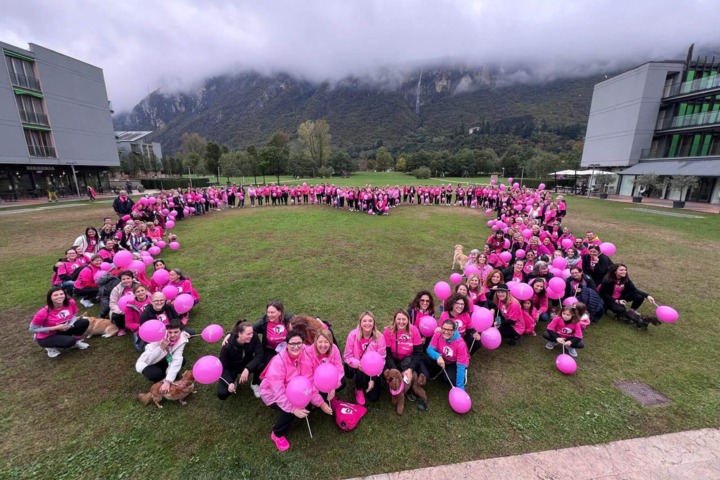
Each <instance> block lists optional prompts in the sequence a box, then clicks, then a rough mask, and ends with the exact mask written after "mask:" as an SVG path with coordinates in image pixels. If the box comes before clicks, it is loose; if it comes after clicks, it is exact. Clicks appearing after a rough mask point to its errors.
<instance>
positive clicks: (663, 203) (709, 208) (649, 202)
mask: <svg viewBox="0 0 720 480" xmlns="http://www.w3.org/2000/svg"><path fill="white" fill-rule="evenodd" d="M593 198H595V197H593ZM608 200H610V201H613V202H624V203H632V197H629V196H627V195H609V196H608ZM672 204H673V202H672V200H662V199H660V198H643V199H642V202H641V203H636V204H635V206H636V207H637V208H643V207H664V208H670V209H672ZM686 210H691V211H694V212H702V213H715V214H718V213H720V205H719V204H717V203H699V202H685V208H675V209H673V212H676V213H683V212H684V211H686Z"/></svg>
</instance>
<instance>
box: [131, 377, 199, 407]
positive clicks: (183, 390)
mask: <svg viewBox="0 0 720 480" xmlns="http://www.w3.org/2000/svg"><path fill="white" fill-rule="evenodd" d="M162 383H163V382H162V381H159V382H157V383H156V384H154V385H153V386H152V387H151V388H150V391H149V392H148V393H140V394H138V400H140V401H141V402H142V403H143V405H148V404H149V403H150V402H151V401H152V402H153V403H154V404H155V405H157V407H158V408H162V405H160V402H161V401H162V400H163V398H164V399H166V400H177V401H178V402H180V405H187V402H186V401H185V397H187V396H188V395H190V394H191V393H195V378H194V377H193V373H192V370H187V371H185V373H183V374H182V378H181V380H180V381H179V382H178V381H175V382H173V383H172V384H171V385H170V391H169V392H168V393H166V394H162V393H160V386H161V385H162Z"/></svg>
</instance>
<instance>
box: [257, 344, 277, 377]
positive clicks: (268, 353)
mask: <svg viewBox="0 0 720 480" xmlns="http://www.w3.org/2000/svg"><path fill="white" fill-rule="evenodd" d="M275 355H277V352H276V351H275V350H271V349H269V348H266V349H265V350H264V351H263V361H262V363H261V364H260V366H258V368H257V370H256V372H258V375H253V379H252V385H260V372H262V371H263V370H265V367H267V366H268V364H269V363H270V360H272V358H273V357H274V356H275Z"/></svg>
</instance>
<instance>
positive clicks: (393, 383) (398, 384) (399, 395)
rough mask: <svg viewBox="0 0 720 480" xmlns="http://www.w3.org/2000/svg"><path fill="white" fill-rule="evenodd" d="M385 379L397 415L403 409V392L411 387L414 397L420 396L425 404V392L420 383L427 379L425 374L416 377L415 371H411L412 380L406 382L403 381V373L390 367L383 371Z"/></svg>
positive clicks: (422, 383) (401, 412) (423, 383)
mask: <svg viewBox="0 0 720 480" xmlns="http://www.w3.org/2000/svg"><path fill="white" fill-rule="evenodd" d="M385 380H386V381H387V383H388V387H390V394H391V395H392V404H393V405H395V411H396V412H397V414H398V415H402V414H403V412H404V411H405V394H406V393H407V392H408V391H409V390H410V388H412V391H413V393H414V394H415V396H416V397H418V398H421V399H422V400H423V401H424V402H425V403H426V404H427V394H426V393H425V389H424V388H422V385H425V382H426V381H427V379H426V378H425V375H420V376H419V377H418V374H417V372H413V378H412V381H411V382H410V383H409V384H408V383H405V382H403V375H402V373H401V372H400V370H397V369H394V368H393V369H391V370H386V371H385Z"/></svg>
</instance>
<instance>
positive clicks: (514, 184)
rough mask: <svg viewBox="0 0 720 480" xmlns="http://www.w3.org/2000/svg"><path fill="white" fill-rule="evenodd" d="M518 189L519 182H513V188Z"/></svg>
mask: <svg viewBox="0 0 720 480" xmlns="http://www.w3.org/2000/svg"><path fill="white" fill-rule="evenodd" d="M519 189H520V184H519V183H517V182H515V183H513V190H519Z"/></svg>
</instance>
